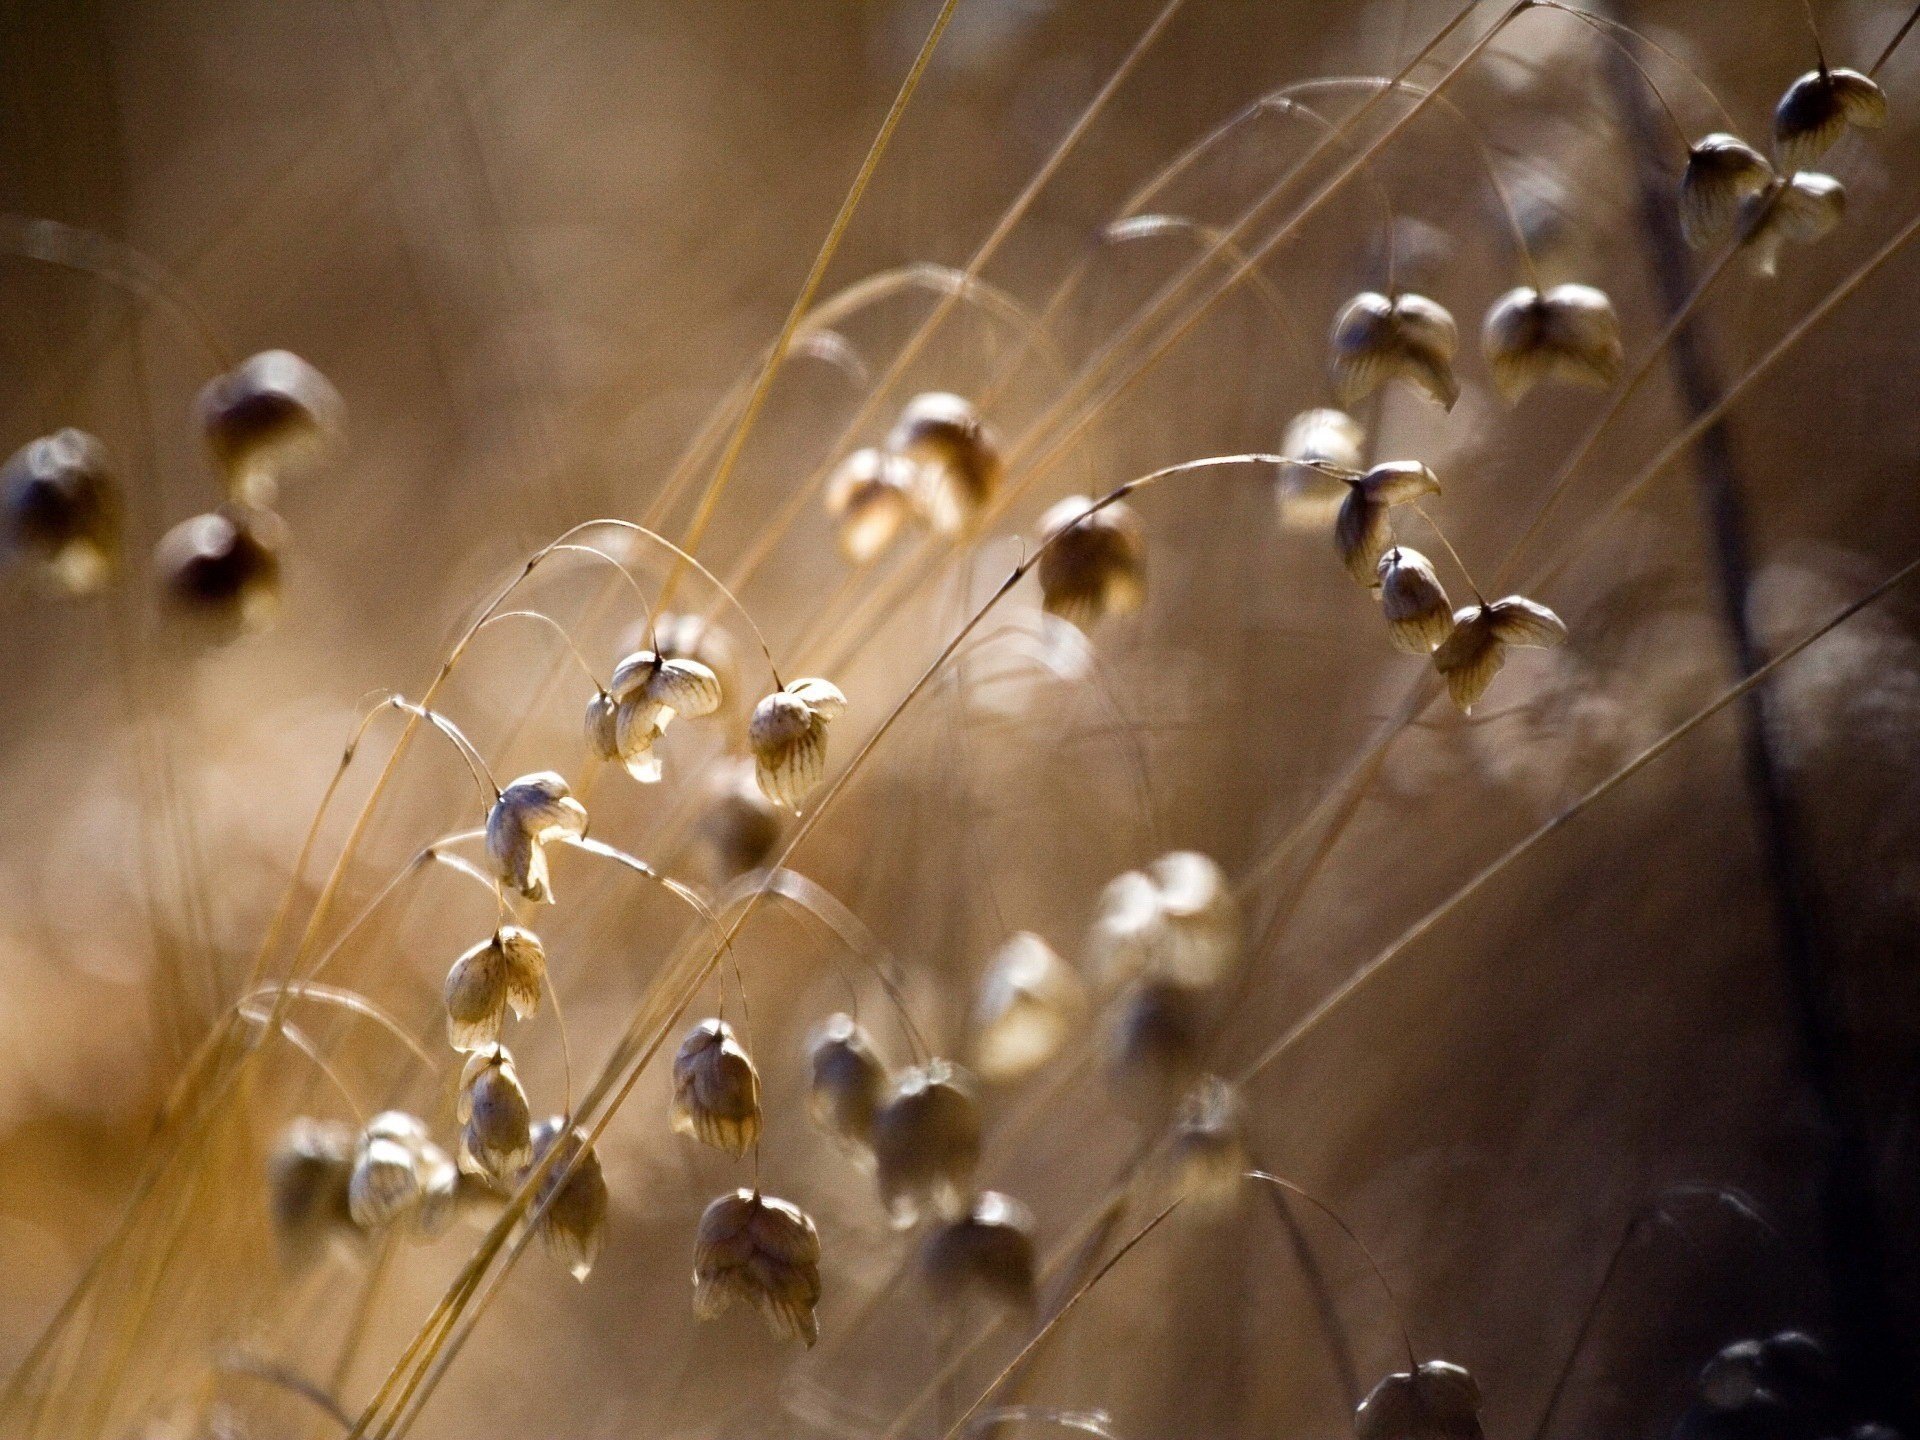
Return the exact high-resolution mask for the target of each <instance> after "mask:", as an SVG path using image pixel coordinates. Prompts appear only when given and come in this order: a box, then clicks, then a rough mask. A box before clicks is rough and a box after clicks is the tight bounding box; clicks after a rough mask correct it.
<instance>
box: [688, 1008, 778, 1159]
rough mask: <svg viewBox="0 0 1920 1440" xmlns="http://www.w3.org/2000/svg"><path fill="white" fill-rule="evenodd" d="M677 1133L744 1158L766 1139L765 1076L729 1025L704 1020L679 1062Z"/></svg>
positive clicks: (690, 1035) (717, 1021)
mask: <svg viewBox="0 0 1920 1440" xmlns="http://www.w3.org/2000/svg"><path fill="white" fill-rule="evenodd" d="M669 1119H670V1121H671V1123H672V1125H673V1129H674V1133H675V1134H679V1135H691V1136H693V1138H694V1139H696V1140H698V1141H700V1143H701V1144H703V1145H711V1146H713V1147H714V1148H715V1149H716V1150H725V1151H726V1152H727V1153H728V1154H729V1155H743V1154H745V1153H746V1151H747V1149H748V1147H749V1146H751V1145H752V1144H753V1143H754V1142H755V1141H756V1140H758V1139H759V1138H760V1072H759V1071H758V1070H756V1069H754V1068H753V1060H752V1059H751V1058H750V1057H749V1056H748V1054H747V1052H746V1050H745V1049H744V1048H742V1046H741V1044H740V1042H739V1041H738V1040H737V1039H735V1038H734V1033H733V1027H732V1026H731V1025H729V1024H727V1022H726V1021H724V1020H702V1021H701V1022H700V1023H699V1024H698V1025H696V1026H694V1027H693V1030H692V1031H691V1033H689V1034H688V1036H687V1038H686V1039H685V1040H683V1041H682V1042H681V1044H680V1053H679V1054H677V1055H675V1056H674V1057H673V1101H672V1105H671V1109H670V1110H669Z"/></svg>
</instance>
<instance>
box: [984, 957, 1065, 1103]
mask: <svg viewBox="0 0 1920 1440" xmlns="http://www.w3.org/2000/svg"><path fill="white" fill-rule="evenodd" d="M1086 1014H1087V987H1086V983H1085V982H1084V981H1083V980H1081V978H1080V976H1079V975H1078V974H1077V973H1076V972H1075V971H1074V969H1073V967H1072V966H1070V965H1068V964H1067V962H1066V961H1064V960H1062V959H1061V958H1060V956H1059V955H1058V954H1057V953H1055V951H1054V948H1053V947H1052V946H1051V945H1049V944H1047V942H1046V941H1045V940H1042V939H1041V938H1040V937H1039V936H1038V935H1035V934H1033V933H1032V932H1031V931H1027V930H1023V931H1021V932H1020V933H1019V934H1017V935H1014V936H1013V937H1012V938H1010V939H1009V940H1008V941H1007V942H1006V943H1005V944H1004V945H1002V946H1001V947H1000V949H999V950H998V951H996V952H995V953H994V957H993V959H992V960H991V961H990V962H988V965H987V970H986V974H985V975H984V976H983V977H982V978H981V981H980V997H979V999H978V1001H977V1002H976V1003H975V1005H974V1011H973V1028H974V1033H973V1066H974V1069H975V1070H976V1071H977V1072H978V1073H979V1074H980V1075H981V1076H982V1077H984V1078H985V1079H987V1080H991V1081H996V1082H1000V1083H1006V1082H1009V1081H1014V1080H1020V1079H1023V1078H1025V1077H1026V1076H1028V1075H1031V1074H1033V1072H1034V1071H1036V1070H1038V1069H1039V1068H1040V1067H1041V1066H1043V1065H1045V1064H1046V1063H1047V1062H1048V1061H1049V1060H1051V1059H1053V1057H1054V1056H1056V1055H1058V1054H1059V1053H1060V1050H1061V1047H1062V1046H1064V1045H1065V1044H1066V1043H1067V1041H1068V1039H1070V1038H1071V1037H1072V1035H1073V1033H1074V1032H1075V1031H1076V1030H1077V1029H1079V1028H1080V1026H1081V1024H1082V1023H1083V1022H1084V1021H1085V1019H1086Z"/></svg>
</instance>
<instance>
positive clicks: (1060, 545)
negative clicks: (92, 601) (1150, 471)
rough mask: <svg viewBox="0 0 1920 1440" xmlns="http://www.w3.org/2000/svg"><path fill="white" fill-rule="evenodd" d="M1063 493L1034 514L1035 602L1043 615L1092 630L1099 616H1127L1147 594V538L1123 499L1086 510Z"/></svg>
mask: <svg viewBox="0 0 1920 1440" xmlns="http://www.w3.org/2000/svg"><path fill="white" fill-rule="evenodd" d="M1092 506H1093V502H1092V501H1091V500H1089V499H1087V497H1086V496H1084V495H1069V496H1068V497H1067V498H1066V499H1064V500H1062V501H1060V502H1059V503H1058V504H1056V505H1054V506H1052V507H1050V508H1049V509H1048V510H1047V513H1046V514H1044V515H1042V516H1041V517H1040V539H1041V543H1042V544H1044V545H1045V546H1046V549H1045V550H1043V551H1042V552H1041V555H1040V595H1041V603H1042V605H1043V606H1044V607H1045V608H1046V611H1047V613H1048V614H1049V615H1058V616H1059V617H1060V618H1061V619H1062V620H1065V621H1068V622H1069V623H1071V624H1074V625H1078V626H1079V627H1080V628H1081V629H1082V630H1090V629H1092V628H1093V625H1094V622H1095V621H1097V620H1099V619H1100V618H1101V617H1102V616H1105V615H1130V614H1132V613H1133V612H1134V611H1135V610H1138V609H1139V608H1140V605H1141V602H1142V601H1144V600H1145V599H1146V595H1147V542H1146V535H1145V532H1144V531H1143V530H1142V528H1141V525H1140V517H1139V516H1138V515H1137V514H1135V513H1134V511H1133V508H1132V507H1131V506H1129V505H1128V504H1127V503H1126V502H1125V501H1120V500H1116V501H1115V502H1114V503H1113V504H1111V505H1107V506H1104V507H1102V508H1101V509H1099V510H1094V511H1092V513H1091V514H1089V513H1088V512H1089V510H1091V509H1092Z"/></svg>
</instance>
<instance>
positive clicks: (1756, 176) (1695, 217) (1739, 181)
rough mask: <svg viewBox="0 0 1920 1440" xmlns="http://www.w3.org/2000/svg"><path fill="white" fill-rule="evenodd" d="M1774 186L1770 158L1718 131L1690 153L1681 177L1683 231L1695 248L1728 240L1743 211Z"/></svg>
mask: <svg viewBox="0 0 1920 1440" xmlns="http://www.w3.org/2000/svg"><path fill="white" fill-rule="evenodd" d="M1772 184H1773V167H1772V166H1771V165H1769V164H1768V163H1767V159H1766V156H1764V155H1762V154H1761V153H1760V152H1759V151H1758V150H1756V149H1754V148H1753V147H1752V146H1751V145H1749V144H1747V142H1746V141H1744V140H1742V139H1741V138H1740V137H1739V136H1737V135H1728V134H1725V133H1724V132H1718V131H1717V132H1715V133H1714V134H1712V135H1709V136H1707V137H1706V138H1705V139H1704V140H1701V141H1700V142H1699V143H1697V144H1696V145H1694V146H1693V148H1692V149H1690V150H1689V151H1688V152H1687V168H1686V173H1685V174H1684V175H1682V176H1681V178H1680V228H1681V229H1682V230H1683V231H1685V233H1686V237H1687V243H1688V244H1689V245H1691V246H1693V247H1694V248H1695V249H1704V248H1705V247H1706V246H1708V245H1711V244H1713V243H1715V242H1716V241H1718V240H1720V239H1722V238H1723V237H1724V236H1725V235H1726V234H1727V232H1728V231H1730V230H1731V229H1732V228H1733V224H1734V221H1735V219H1736V218H1737V217H1738V216H1739V214H1740V210H1741V207H1742V206H1744V205H1745V204H1746V203H1747V202H1748V201H1749V200H1751V199H1752V198H1753V197H1754V196H1756V195H1759V194H1761V193H1762V192H1764V191H1765V190H1766V189H1767V187H1768V186H1770V185H1772Z"/></svg>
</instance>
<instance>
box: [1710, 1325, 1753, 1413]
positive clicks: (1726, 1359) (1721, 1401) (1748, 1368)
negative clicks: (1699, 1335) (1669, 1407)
mask: <svg viewBox="0 0 1920 1440" xmlns="http://www.w3.org/2000/svg"><path fill="white" fill-rule="evenodd" d="M1694 1385H1695V1388H1696V1389H1698V1391H1699V1392H1700V1398H1701V1399H1702V1400H1703V1401H1705V1402H1706V1403H1707V1404H1708V1405H1710V1406H1712V1407H1713V1408H1714V1409H1715V1410H1738V1409H1740V1408H1741V1407H1743V1406H1745V1405H1747V1404H1749V1403H1750V1402H1752V1401H1753V1400H1755V1399H1758V1398H1759V1397H1760V1396H1761V1395H1762V1394H1763V1393H1764V1390H1763V1387H1762V1383H1761V1377H1760V1342H1759V1341H1758V1340H1736V1341H1735V1342H1734V1343H1733V1344H1731V1345H1725V1346H1722V1347H1721V1348H1720V1349H1719V1350H1718V1351H1717V1352H1716V1353H1715V1354H1714V1356H1713V1358H1712V1359H1710V1360H1708V1361H1707V1363H1706V1364H1705V1365H1703V1366H1701V1368H1700V1375H1699V1378H1698V1379H1697V1380H1695V1382H1694Z"/></svg>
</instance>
